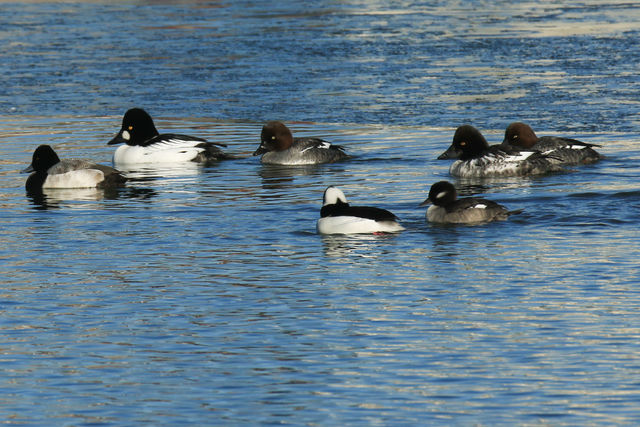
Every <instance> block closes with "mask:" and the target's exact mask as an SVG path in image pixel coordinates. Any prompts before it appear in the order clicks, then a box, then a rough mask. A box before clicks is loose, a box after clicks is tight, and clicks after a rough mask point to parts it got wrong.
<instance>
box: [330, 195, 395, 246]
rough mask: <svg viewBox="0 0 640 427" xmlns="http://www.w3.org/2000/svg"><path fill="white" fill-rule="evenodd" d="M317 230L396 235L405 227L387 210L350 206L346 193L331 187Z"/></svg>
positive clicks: (337, 232)
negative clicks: (395, 233)
mask: <svg viewBox="0 0 640 427" xmlns="http://www.w3.org/2000/svg"><path fill="white" fill-rule="evenodd" d="M317 230H318V233H320V234H355V233H394V232H398V231H402V230H404V227H402V226H401V225H400V224H399V223H398V218H397V217H396V216H395V215H394V214H392V213H391V212H389V211H388V210H386V209H380V208H372V207H368V206H350V205H349V203H347V198H346V197H345V196H344V193H343V192H342V191H341V190H340V189H339V188H336V187H333V186H331V187H328V188H327V189H326V190H325V191H324V197H323V202H322V209H321V210H320V219H319V220H318V223H317Z"/></svg>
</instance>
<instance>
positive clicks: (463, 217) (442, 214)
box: [420, 181, 522, 224]
mask: <svg viewBox="0 0 640 427" xmlns="http://www.w3.org/2000/svg"><path fill="white" fill-rule="evenodd" d="M430 203H431V206H429V209H427V214H426V216H427V219H428V220H429V222H436V223H441V224H473V223H479V222H490V221H495V220H505V219H507V218H508V217H509V215H513V214H516V213H520V212H522V210H521V209H520V210H515V211H509V210H507V208H505V207H504V206H502V205H500V204H498V203H496V202H493V201H491V200H487V199H482V198H480V197H465V198H463V199H457V194H456V189H455V187H454V186H453V184H451V183H450V182H447V181H440V182H436V183H435V184H433V185H432V186H431V189H430V190H429V197H428V198H427V200H425V201H424V202H422V203H421V204H420V206H425V205H428V204H430Z"/></svg>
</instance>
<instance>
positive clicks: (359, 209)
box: [320, 203, 398, 221]
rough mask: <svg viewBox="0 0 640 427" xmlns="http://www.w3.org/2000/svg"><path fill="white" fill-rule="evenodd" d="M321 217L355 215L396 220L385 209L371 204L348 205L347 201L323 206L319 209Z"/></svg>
mask: <svg viewBox="0 0 640 427" xmlns="http://www.w3.org/2000/svg"><path fill="white" fill-rule="evenodd" d="M320 216H321V217H322V218H325V217H328V216H357V217H360V218H366V219H372V220H374V221H396V220H397V219H398V218H397V217H396V216H395V215H394V214H393V213H391V212H389V211H388V210H386V209H381V208H374V207H371V206H349V204H348V203H336V204H335V205H326V206H323V207H322V209H321V210H320Z"/></svg>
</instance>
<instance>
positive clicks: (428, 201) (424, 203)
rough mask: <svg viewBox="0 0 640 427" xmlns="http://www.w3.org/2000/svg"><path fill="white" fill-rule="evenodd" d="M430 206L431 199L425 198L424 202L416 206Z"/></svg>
mask: <svg viewBox="0 0 640 427" xmlns="http://www.w3.org/2000/svg"><path fill="white" fill-rule="evenodd" d="M430 204H431V199H429V198H427V200H425V201H424V202H422V203H420V204H419V205H418V206H420V207H422V206H427V205H430Z"/></svg>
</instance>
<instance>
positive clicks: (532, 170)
mask: <svg viewBox="0 0 640 427" xmlns="http://www.w3.org/2000/svg"><path fill="white" fill-rule="evenodd" d="M438 159H457V160H456V161H455V162H453V164H452V165H451V167H450V168H449V173H450V174H451V175H453V176H456V177H460V178H485V177H495V176H526V175H540V174H545V173H549V172H556V171H561V170H562V168H561V166H560V165H558V164H556V163H552V162H550V161H549V159H547V156H545V155H544V154H542V153H540V152H539V151H536V150H522V151H518V150H515V149H511V150H508V149H506V148H504V147H502V146H498V145H492V146H489V144H488V143H487V140H486V139H484V136H482V134H481V133H480V131H479V130H478V129H476V128H474V127H473V126H470V125H463V126H460V127H459V128H458V129H456V132H455V134H454V135H453V143H452V144H451V146H450V147H449V148H448V149H447V151H445V152H444V153H442V154H441V155H440V156H439V157H438Z"/></svg>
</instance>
